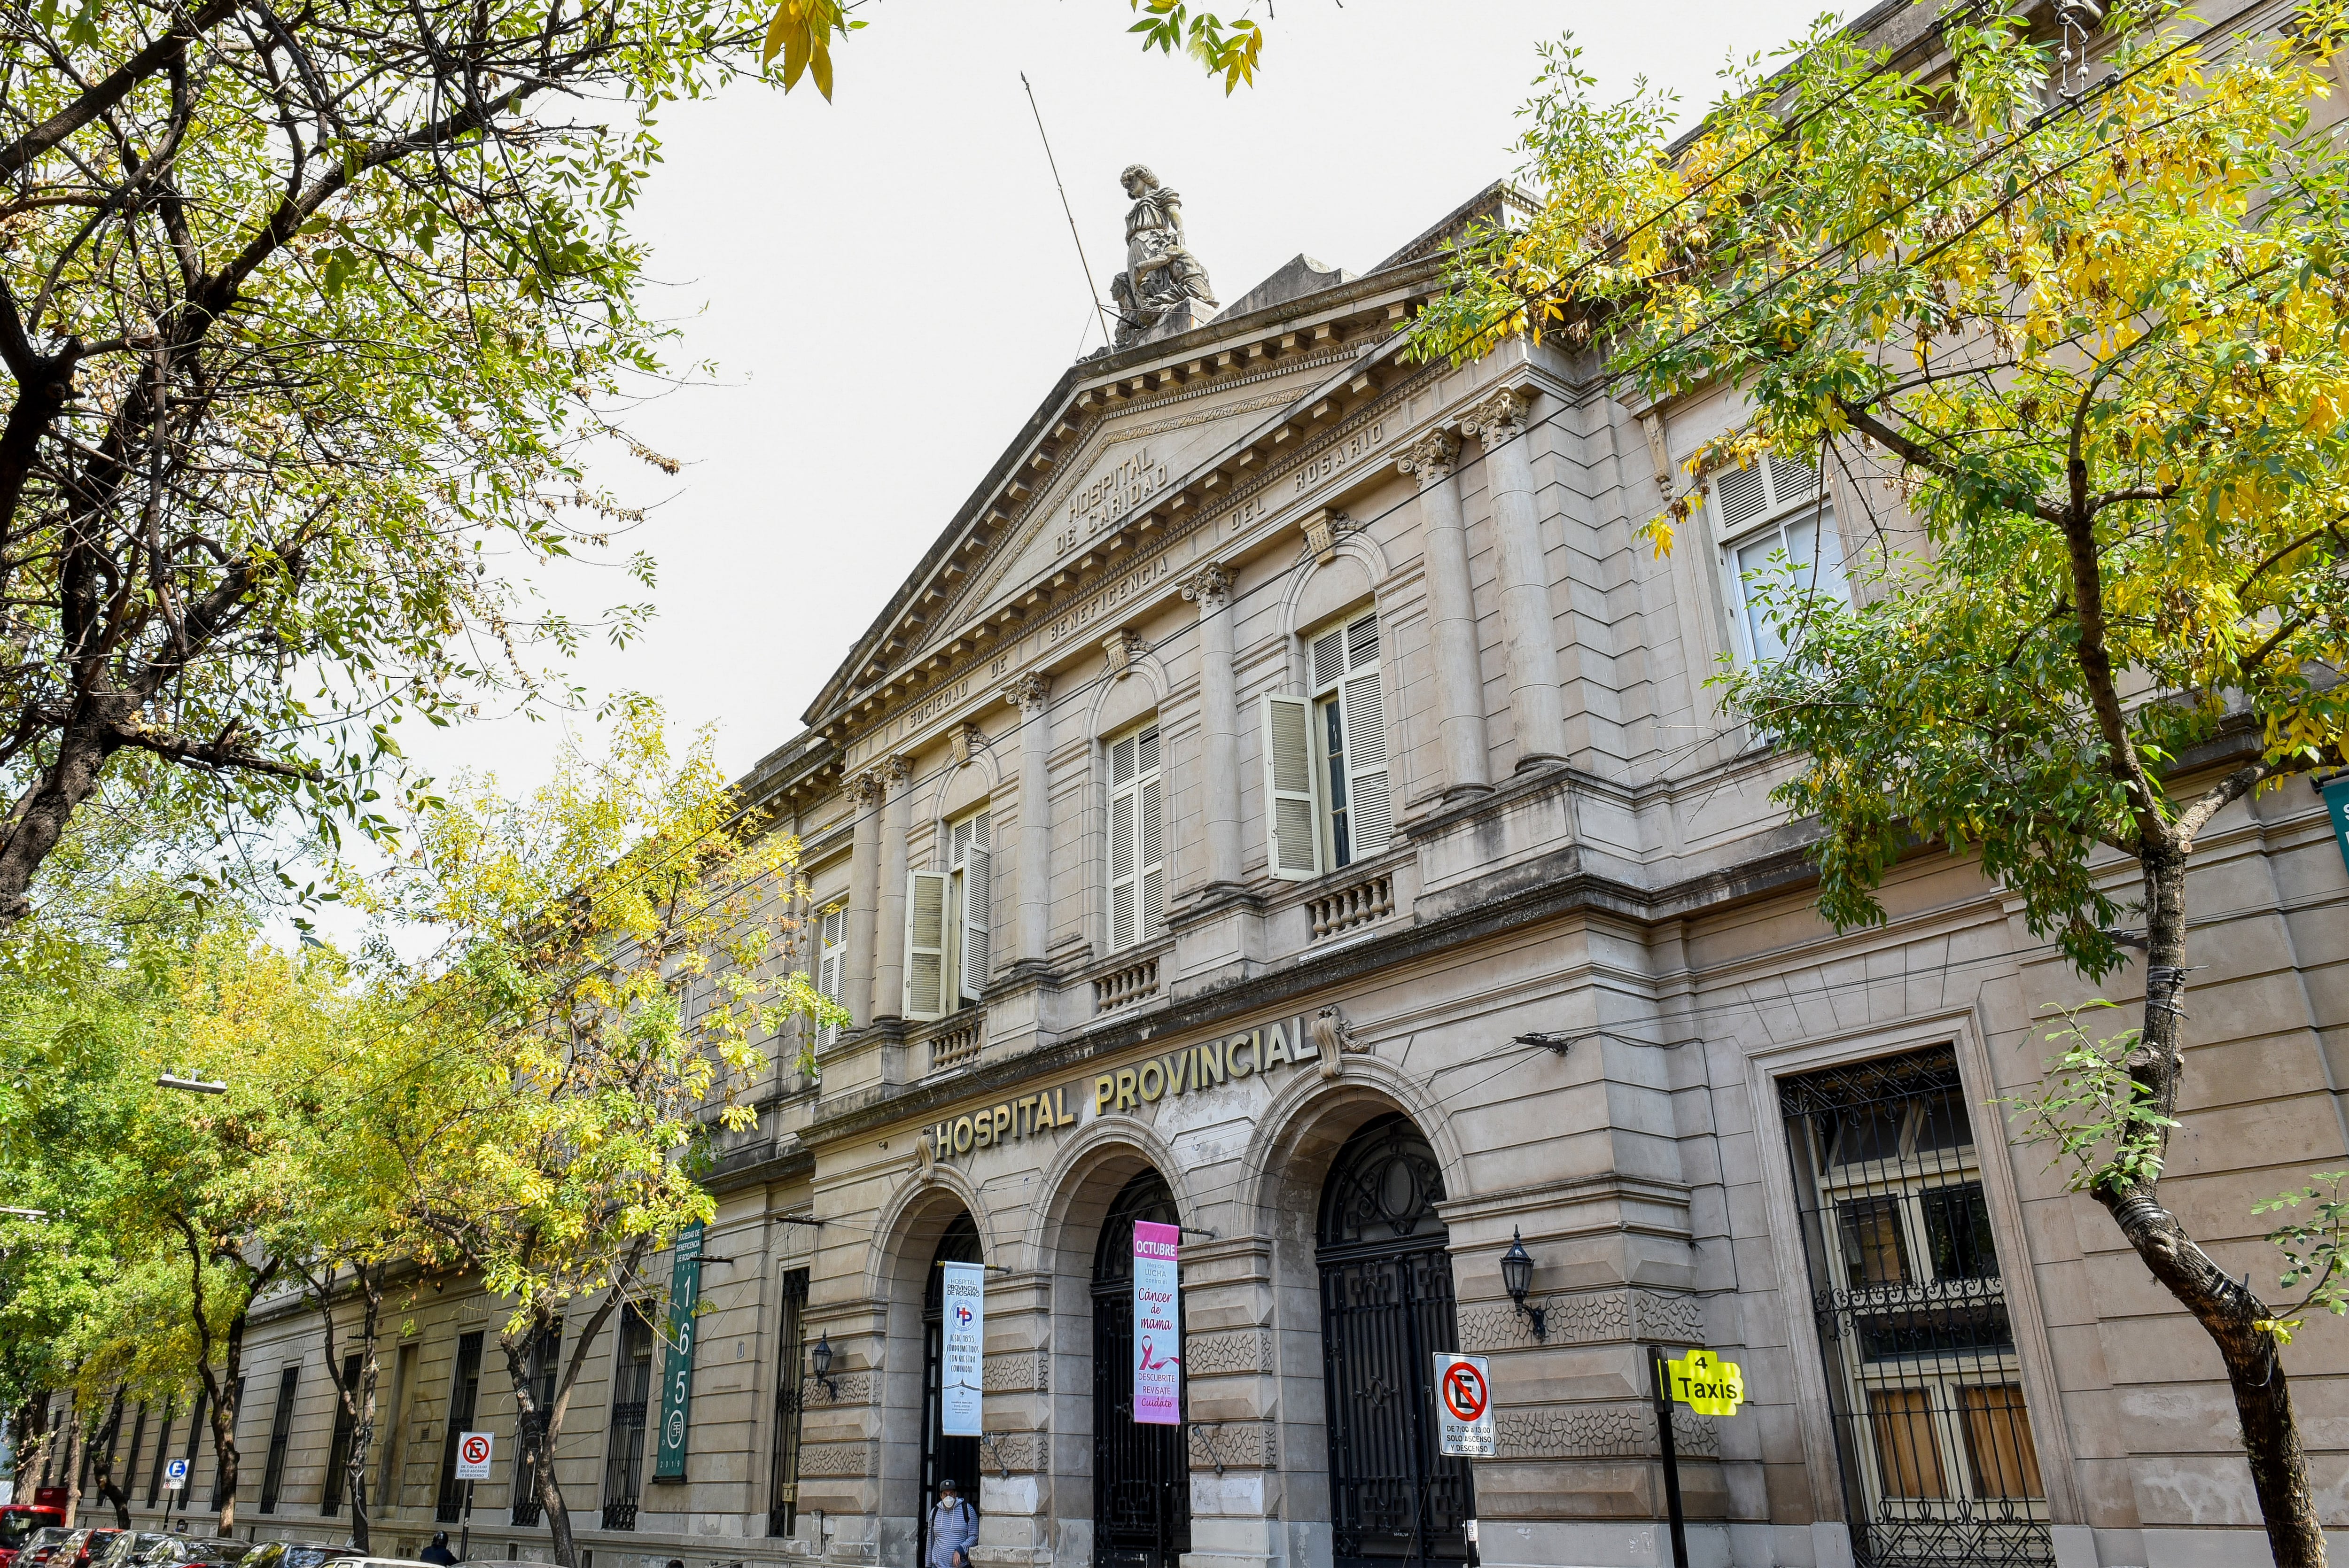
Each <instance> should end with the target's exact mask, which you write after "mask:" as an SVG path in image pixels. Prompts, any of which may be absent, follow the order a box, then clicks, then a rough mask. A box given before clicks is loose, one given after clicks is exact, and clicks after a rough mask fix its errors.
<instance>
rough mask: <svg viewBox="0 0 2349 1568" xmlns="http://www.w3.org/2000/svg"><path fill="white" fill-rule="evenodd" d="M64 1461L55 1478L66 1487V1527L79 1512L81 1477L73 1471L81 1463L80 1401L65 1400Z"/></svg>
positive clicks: (71, 1524) (76, 1517) (71, 1526)
mask: <svg viewBox="0 0 2349 1568" xmlns="http://www.w3.org/2000/svg"><path fill="white" fill-rule="evenodd" d="M63 1436H64V1438H65V1454H64V1459H65V1463H64V1464H63V1465H61V1466H59V1467H58V1470H57V1480H60V1481H62V1482H63V1483H64V1484H65V1489H66V1528H67V1530H71V1529H73V1528H74V1526H75V1523H76V1522H77V1520H78V1518H79V1517H80V1514H81V1477H80V1476H79V1475H78V1474H76V1473H75V1470H76V1469H77V1467H78V1466H79V1465H80V1463H81V1403H80V1401H78V1400H77V1399H74V1398H67V1400H66V1421H65V1430H64V1433H63Z"/></svg>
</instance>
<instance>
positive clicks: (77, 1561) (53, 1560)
mask: <svg viewBox="0 0 2349 1568" xmlns="http://www.w3.org/2000/svg"><path fill="white" fill-rule="evenodd" d="M122 1533H123V1532H121V1531H119V1530H117V1529H115V1528H114V1527H113V1526H112V1525H107V1526H104V1527H102V1528H100V1527H97V1526H93V1527H91V1528H89V1529H88V1530H77V1531H75V1532H73V1534H72V1535H71V1536H70V1537H68V1538H67V1540H66V1541H64V1542H60V1543H59V1544H58V1546H57V1549H56V1550H55V1551H53V1552H51V1553H49V1554H48V1556H47V1558H45V1559H44V1560H43V1561H44V1562H45V1563H46V1564H47V1568H89V1565H90V1562H91V1560H92V1559H94V1558H98V1557H103V1556H104V1555H106V1549H107V1548H108V1547H109V1546H111V1545H113V1544H114V1542H115V1540H116V1538H117V1537H119V1536H120V1535H121V1534H122Z"/></svg>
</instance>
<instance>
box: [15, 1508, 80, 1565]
mask: <svg viewBox="0 0 2349 1568" xmlns="http://www.w3.org/2000/svg"><path fill="white" fill-rule="evenodd" d="M65 1522H66V1515H65V1511H64V1510H63V1509H58V1508H40V1507H27V1506H26V1504H24V1503H21V1502H12V1503H9V1504H7V1505H6V1506H5V1507H0V1568H14V1564H15V1563H16V1553H19V1552H22V1551H23V1550H25V1548H26V1547H27V1546H39V1545H45V1544H47V1539H49V1538H45V1537H44V1536H43V1533H42V1532H45V1531H56V1532H58V1534H59V1535H60V1536H61V1535H62V1534H63V1533H64V1526H65Z"/></svg>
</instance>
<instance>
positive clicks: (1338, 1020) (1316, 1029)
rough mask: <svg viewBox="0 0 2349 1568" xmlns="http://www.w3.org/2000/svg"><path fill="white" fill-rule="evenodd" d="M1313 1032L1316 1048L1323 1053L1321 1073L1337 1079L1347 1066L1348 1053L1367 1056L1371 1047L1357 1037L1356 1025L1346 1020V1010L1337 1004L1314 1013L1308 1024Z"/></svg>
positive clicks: (1326, 1076)
mask: <svg viewBox="0 0 2349 1568" xmlns="http://www.w3.org/2000/svg"><path fill="white" fill-rule="evenodd" d="M1306 1027H1307V1028H1309V1029H1311V1030H1312V1031H1313V1045H1314V1048H1315V1049H1317V1050H1319V1052H1320V1053H1321V1076H1322V1077H1323V1078H1336V1077H1337V1076H1338V1075H1339V1074H1340V1073H1341V1072H1343V1071H1344V1070H1345V1068H1346V1058H1347V1057H1349V1056H1358V1057H1359V1056H1368V1055H1369V1054H1370V1049H1371V1047H1370V1046H1369V1044H1368V1043H1367V1042H1365V1041H1361V1040H1357V1039H1355V1038H1354V1026H1353V1025H1352V1024H1350V1023H1349V1022H1347V1020H1346V1010H1345V1009H1344V1008H1343V1007H1340V1006H1338V1005H1337V1004H1336V1003H1334V1002H1333V1003H1331V1004H1330V1006H1327V1007H1324V1008H1322V1009H1321V1010H1320V1011H1319V1012H1318V1013H1316V1014H1314V1015H1313V1021H1312V1022H1311V1023H1310V1024H1308V1025H1307V1026H1306Z"/></svg>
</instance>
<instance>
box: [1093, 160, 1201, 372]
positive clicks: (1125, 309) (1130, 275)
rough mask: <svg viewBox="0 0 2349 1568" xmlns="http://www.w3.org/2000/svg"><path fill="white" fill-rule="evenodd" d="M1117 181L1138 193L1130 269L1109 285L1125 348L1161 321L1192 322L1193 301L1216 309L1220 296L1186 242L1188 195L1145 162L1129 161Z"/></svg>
mask: <svg viewBox="0 0 2349 1568" xmlns="http://www.w3.org/2000/svg"><path fill="white" fill-rule="evenodd" d="M1118 183H1119V184H1121V185H1123V186H1124V187H1125V193H1126V194H1127V195H1128V196H1130V197H1132V198H1133V206H1132V207H1131V208H1129V209H1128V210H1127V211H1126V214H1125V270H1124V271H1123V272H1122V273H1118V274H1117V275H1116V276H1115V277H1112V279H1111V280H1110V285H1109V292H1110V294H1111V297H1112V298H1113V299H1115V300H1116V302H1117V346H1118V347H1120V348H1124V347H1127V346H1131V345H1133V344H1136V343H1140V342H1141V341H1143V339H1144V338H1146V337H1149V336H1151V335H1153V334H1154V332H1156V331H1157V330H1158V329H1159V328H1160V327H1162V326H1164V328H1166V329H1167V330H1169V331H1180V330H1182V329H1183V328H1185V327H1187V326H1190V325H1193V323H1194V321H1195V319H1196V315H1195V312H1194V311H1193V310H1192V308H1191V307H1192V305H1193V304H1201V305H1206V306H1207V307H1208V308H1209V309H1213V308H1215V307H1216V304H1217V301H1216V294H1215V290H1214V288H1213V287H1212V286H1211V285H1210V284H1208V282H1207V269H1206V268H1205V267H1203V266H1201V265H1200V264H1199V258H1198V257H1196V256H1195V255H1193V254H1192V253H1191V248H1190V246H1189V245H1188V244H1187V243H1185V240H1184V236H1183V198H1182V197H1181V196H1179V195H1177V194H1175V192H1174V191H1171V190H1169V189H1168V188H1167V187H1165V186H1164V185H1161V184H1160V183H1158V176H1156V175H1155V174H1153V173H1152V172H1151V171H1150V170H1149V169H1148V168H1147V167H1146V166H1145V165H1143V164H1140V163H1134V164H1129V165H1127V166H1126V170H1125V172H1124V173H1123V174H1121V175H1119V176H1118Z"/></svg>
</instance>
